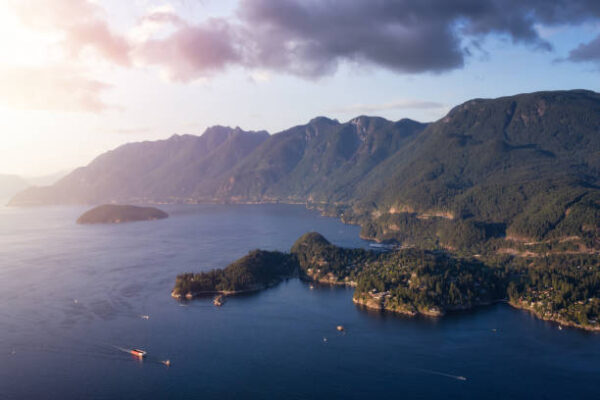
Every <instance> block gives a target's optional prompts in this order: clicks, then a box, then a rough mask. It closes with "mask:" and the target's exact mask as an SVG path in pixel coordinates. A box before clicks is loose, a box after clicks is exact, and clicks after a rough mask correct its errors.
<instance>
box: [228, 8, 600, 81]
mask: <svg viewBox="0 0 600 400" xmlns="http://www.w3.org/2000/svg"><path fill="white" fill-rule="evenodd" d="M599 15H600V1H597V0H595V1H588V0H579V1H578V0H570V1H563V0H556V1H552V0H454V1H448V0H357V1H348V0H242V1H241V5H240V9H239V16H240V20H241V21H242V22H243V25H244V27H245V29H247V31H248V35H247V36H246V37H251V38H252V39H253V41H254V43H253V47H252V49H253V50H254V52H252V53H250V54H249V56H250V57H251V58H250V60H249V61H250V62H251V63H252V64H253V65H259V66H267V67H271V68H276V69H283V70H286V71H289V72H292V73H296V74H301V75H322V74H324V73H328V72H331V71H333V70H335V68H336V66H337V64H338V62H340V61H351V62H357V63H360V64H371V65H377V66H382V67H385V68H388V69H391V70H395V71H400V72H409V73H412V72H440V71H446V70H450V69H454V68H459V67H461V66H462V65H463V64H464V59H465V56H466V55H467V54H469V49H468V47H467V45H466V44H465V43H480V41H481V40H483V39H484V38H485V37H486V36H487V35H489V34H498V35H504V36H505V37H508V38H509V39H511V40H512V41H513V42H514V43H521V44H525V45H529V46H532V47H533V48H535V49H541V50H551V49H552V47H551V45H550V43H548V42H547V41H545V40H544V39H543V38H541V37H540V35H539V34H538V32H537V30H536V25H537V24H539V25H546V26H552V25H573V24H578V23H581V22H584V21H592V20H596V19H598V16H599ZM466 39H470V40H466ZM473 39H474V40H473Z"/></svg>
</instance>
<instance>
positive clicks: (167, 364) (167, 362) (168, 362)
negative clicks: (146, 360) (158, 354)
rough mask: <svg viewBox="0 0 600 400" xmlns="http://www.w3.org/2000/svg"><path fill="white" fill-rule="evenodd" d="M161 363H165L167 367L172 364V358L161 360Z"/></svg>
mask: <svg viewBox="0 0 600 400" xmlns="http://www.w3.org/2000/svg"><path fill="white" fill-rule="evenodd" d="M161 363H163V364H164V365H166V366H167V367H170V366H171V360H163V361H161Z"/></svg>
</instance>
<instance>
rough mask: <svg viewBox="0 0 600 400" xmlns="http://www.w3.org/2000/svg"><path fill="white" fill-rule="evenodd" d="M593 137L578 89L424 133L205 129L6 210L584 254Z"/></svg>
mask: <svg viewBox="0 0 600 400" xmlns="http://www.w3.org/2000/svg"><path fill="white" fill-rule="evenodd" d="M599 130H600V94H598V93H595V92H592V91H587V90H573V91H543V92H534V93H526V94H518V95H514V96H505V97H500V98H496V99H473V100H469V101H467V102H465V103H463V104H461V105H458V106H456V107H454V108H453V109H452V110H451V111H450V112H449V113H448V114H447V115H446V116H444V117H443V118H441V119H439V120H438V121H435V122H433V123H429V124H423V123H420V122H417V121H412V120H410V119H402V120H399V121H389V120H386V119H384V118H381V117H369V116H358V117H356V118H353V119H351V120H349V121H347V122H339V121H337V120H334V119H330V118H327V117H316V118H313V119H312V120H310V121H309V122H308V123H307V124H304V125H296V126H294V127H291V128H289V129H286V130H283V131H281V132H279V133H276V134H273V135H269V134H268V133H266V132H250V133H247V132H244V131H242V130H241V129H239V128H237V129H233V128H226V127H219V126H217V127H212V128H209V129H208V130H207V131H206V132H205V134H204V135H202V136H199V137H196V136H191V135H187V136H186V135H184V136H173V137H171V138H170V139H167V140H164V141H158V142H143V143H136V144H128V145H124V146H121V147H119V148H117V149H115V150H113V151H111V152H108V153H105V154H104V155H101V156H100V157H98V158H97V159H96V160H94V161H93V162H92V163H90V164H89V165H88V166H87V167H84V168H83V169H78V170H77V171H75V172H73V173H72V174H71V175H69V176H67V177H66V178H63V179H62V180H61V181H59V182H58V183H57V184H55V185H54V186H51V187H48V188H38V189H29V190H28V191H25V192H22V193H20V194H19V195H17V196H16V197H15V198H13V200H12V201H11V205H27V204H36V203H37V204H52V203H73V202H76V203H77V202H79V203H82V202H83V203H106V202H129V203H131V202H138V203H161V202H182V203H199V202H207V201H210V202H215V201H217V202H277V201H279V202H291V203H307V204H308V205H309V206H314V207H318V208H319V209H320V210H321V211H322V212H323V213H325V214H328V215H332V216H338V217H342V219H343V220H344V221H345V222H349V223H355V224H359V225H361V226H362V227H363V230H362V235H363V237H365V238H372V239H377V240H396V241H402V242H406V241H409V242H410V241H413V242H417V243H418V244H419V245H425V246H428V247H440V246H441V247H447V248H463V247H473V246H474V245H473V244H472V243H481V242H489V241H490V240H492V239H494V238H501V237H527V238H528V239H530V241H541V240H550V239H553V238H554V239H556V240H558V239H559V238H561V237H568V236H577V237H579V238H581V240H582V242H585V243H584V244H581V245H582V246H584V245H585V247H586V248H590V247H594V246H600V245H599V244H598V242H597V238H598V237H600V233H599V232H600V189H599V185H600V135H598V132H599ZM140 159H143V160H146V161H144V162H142V161H140ZM132 160H133V161H132ZM136 160H137V161H136ZM586 221H587V222H586ZM590 221H591V223H590ZM415 238H416V239H415Z"/></svg>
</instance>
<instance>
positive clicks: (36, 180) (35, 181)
mask: <svg viewBox="0 0 600 400" xmlns="http://www.w3.org/2000/svg"><path fill="white" fill-rule="evenodd" d="M71 171H72V170H70V169H66V170H61V171H58V172H54V173H51V174H47V175H40V176H24V177H23V179H25V180H26V181H27V183H29V184H30V185H31V186H50V185H54V184H55V183H56V182H58V181H59V180H60V179H62V178H64V177H65V176H67V175H68V174H69V173H71Z"/></svg>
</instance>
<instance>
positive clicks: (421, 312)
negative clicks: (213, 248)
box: [155, 199, 600, 332]
mask: <svg viewBox="0 0 600 400" xmlns="http://www.w3.org/2000/svg"><path fill="white" fill-rule="evenodd" d="M155 204H165V203H155ZM166 204H188V205H200V204H224V205H227V204H230V205H261V204H265V205H266V204H287V205H303V206H305V208H306V209H308V210H314V211H318V212H319V214H320V215H321V216H324V217H329V218H337V219H339V220H340V221H341V222H342V223H344V224H347V225H360V224H357V223H352V222H349V221H347V220H346V219H345V218H343V217H342V216H340V215H339V214H336V213H331V212H328V211H327V210H326V209H324V208H323V206H328V205H330V204H328V203H324V202H309V201H291V200H287V201H286V200H277V199H269V200H261V201H241V200H238V199H235V200H234V199H230V200H227V201H225V200H216V199H213V201H197V202H170V203H166ZM359 237H360V238H361V239H362V240H366V241H370V242H374V243H381V242H382V240H378V239H377V238H373V237H368V236H365V235H363V234H359ZM300 279H301V280H305V281H307V282H313V283H317V284H325V285H337V286H350V287H356V282H354V281H340V280H339V278H337V277H335V276H328V277H316V276H314V275H312V276H311V275H309V274H306V275H304V276H301V277H300ZM277 283H279V282H277ZM277 283H275V284H277ZM272 286H274V285H267V286H265V285H261V286H260V287H255V288H251V289H246V290H239V291H210V292H202V293H193V294H190V293H188V294H186V295H181V294H176V293H173V292H172V293H171V296H172V297H174V298H175V299H178V300H183V299H184V298H185V299H187V300H191V299H195V298H198V297H208V296H215V295H223V296H225V297H226V296H234V295H238V294H243V293H249V292H256V291H260V290H264V289H268V288H269V287H272ZM188 295H189V296H188ZM364 295H365V294H364V293H363V294H362V295H360V294H359V295H358V296H357V295H356V293H354V295H353V297H352V301H353V303H354V304H356V305H357V306H360V307H364V308H366V309H369V310H373V311H381V312H390V313H394V314H400V315H404V316H408V317H416V316H425V317H428V318H440V317H443V316H444V315H446V312H456V311H470V310H473V309H475V308H477V307H480V306H486V305H491V304H494V303H497V302H507V303H508V304H510V305H511V306H512V307H513V308H515V309H519V310H523V311H528V312H530V313H532V314H533V315H534V316H535V317H536V318H539V319H541V320H543V321H549V322H554V323H556V324H559V325H561V326H567V327H571V328H576V329H582V330H585V331H588V332H600V326H590V325H581V324H577V323H574V322H572V321H568V320H564V319H561V318H553V317H549V316H546V315H543V314H541V313H539V312H537V311H536V310H534V309H533V308H532V307H530V306H527V305H519V304H516V303H514V302H511V301H506V300H496V301H489V302H481V303H477V304H472V305H468V306H460V307H453V308H448V309H446V310H442V309H440V308H437V307H435V308H431V309H418V308H416V307H414V306H412V305H410V306H409V305H400V306H397V305H396V306H392V305H387V304H385V303H386V302H385V300H373V299H366V298H365V296H364Z"/></svg>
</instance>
